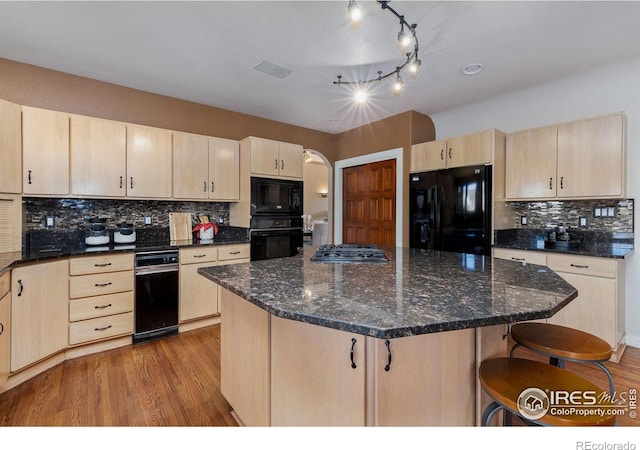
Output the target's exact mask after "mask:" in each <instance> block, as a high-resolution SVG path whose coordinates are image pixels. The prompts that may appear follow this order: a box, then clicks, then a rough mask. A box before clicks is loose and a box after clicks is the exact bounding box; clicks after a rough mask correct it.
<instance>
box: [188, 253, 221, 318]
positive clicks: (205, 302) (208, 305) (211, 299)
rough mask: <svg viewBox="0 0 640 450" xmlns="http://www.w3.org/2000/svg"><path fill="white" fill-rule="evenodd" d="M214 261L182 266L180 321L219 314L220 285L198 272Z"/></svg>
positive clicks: (212, 264)
mask: <svg viewBox="0 0 640 450" xmlns="http://www.w3.org/2000/svg"><path fill="white" fill-rule="evenodd" d="M215 264H216V263H215V262H214V263H211V262H209V263H201V264H183V265H181V266H180V322H186V321H189V320H194V319H200V318H202V317H206V316H212V315H214V314H218V286H217V285H216V284H215V283H212V282H211V280H209V279H207V278H205V277H203V276H202V275H200V274H199V273H198V269H199V268H201V267H210V266H215Z"/></svg>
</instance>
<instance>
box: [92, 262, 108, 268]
mask: <svg viewBox="0 0 640 450" xmlns="http://www.w3.org/2000/svg"><path fill="white" fill-rule="evenodd" d="M110 265H111V263H104V264H94V266H95V267H109V266H110Z"/></svg>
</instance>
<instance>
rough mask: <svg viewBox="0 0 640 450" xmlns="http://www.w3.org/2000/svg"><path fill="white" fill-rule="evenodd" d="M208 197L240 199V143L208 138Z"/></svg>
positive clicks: (214, 198)
mask: <svg viewBox="0 0 640 450" xmlns="http://www.w3.org/2000/svg"><path fill="white" fill-rule="evenodd" d="M209 199H211V200H218V201H225V200H230V201H233V200H239V199H240V143H239V142H238V141H232V140H229V139H220V138H209Z"/></svg>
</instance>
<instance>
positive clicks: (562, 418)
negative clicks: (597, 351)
mask: <svg viewBox="0 0 640 450" xmlns="http://www.w3.org/2000/svg"><path fill="white" fill-rule="evenodd" d="M479 379H480V383H481V384H482V387H483V388H484V390H485V391H486V392H487V394H489V395H490V396H491V397H492V398H493V399H494V403H492V404H491V405H489V406H488V407H487V409H486V410H485V413H484V414H483V425H485V426H486V425H487V424H488V423H489V422H490V420H491V418H492V417H493V415H494V414H495V413H496V412H497V411H498V410H499V409H507V410H508V411H509V412H511V413H513V414H516V415H518V416H520V417H522V418H524V419H525V420H528V421H530V422H533V423H534V424H538V425H553V426H596V425H614V424H615V420H616V416H615V414H610V415H607V414H604V415H603V416H600V415H598V414H594V415H589V414H576V413H573V414H564V413H563V414H552V413H551V411H548V412H547V413H546V414H545V415H544V416H543V417H541V418H539V419H537V420H531V419H529V418H527V417H524V416H523V415H522V414H521V413H520V412H519V409H518V397H520V394H522V392H523V391H525V390H526V389H529V388H538V389H539V390H541V391H544V392H550V391H554V392H555V391H568V392H574V391H581V392H585V391H595V392H596V393H597V394H596V395H600V394H601V393H602V392H603V391H602V389H601V388H599V387H598V386H596V385H594V384H593V383H591V382H590V381H588V380H585V379H584V378H582V377H581V376H579V375H577V374H575V373H573V372H569V371H567V370H564V369H561V368H559V367H555V366H552V365H549V364H545V363H541V362H539V361H534V360H530V359H522V358H495V359H487V360H485V361H483V362H482V363H481V364H480V369H479Z"/></svg>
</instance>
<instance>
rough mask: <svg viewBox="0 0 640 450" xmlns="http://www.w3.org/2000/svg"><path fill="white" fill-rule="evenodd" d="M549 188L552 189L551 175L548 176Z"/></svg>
mask: <svg viewBox="0 0 640 450" xmlns="http://www.w3.org/2000/svg"><path fill="white" fill-rule="evenodd" d="M549 189H553V177H550V178H549Z"/></svg>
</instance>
